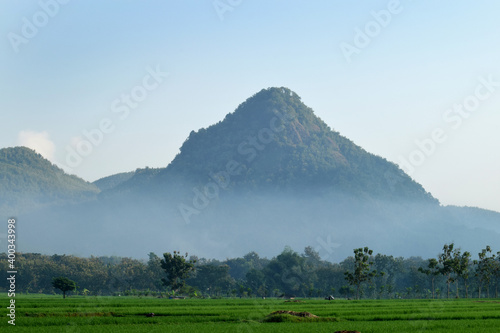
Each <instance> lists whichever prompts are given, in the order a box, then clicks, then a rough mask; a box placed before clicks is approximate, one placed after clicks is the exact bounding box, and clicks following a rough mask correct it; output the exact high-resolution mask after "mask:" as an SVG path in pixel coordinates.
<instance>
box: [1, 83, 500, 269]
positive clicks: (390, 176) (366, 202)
mask: <svg viewBox="0 0 500 333" xmlns="http://www.w3.org/2000/svg"><path fill="white" fill-rule="evenodd" d="M39 159H40V157H39ZM33 163H34V162H33ZM49 164H50V163H49ZM27 170H28V169H27ZM47 170H49V169H47ZM50 170H52V169H50ZM19 172H20V173H21V174H22V173H24V171H23V169H21V171H19ZM61 172H62V171H61ZM9 177H14V178H15V176H14V175H11V176H9ZM61 177H62V176H61ZM65 177H71V176H67V175H65ZM128 177H130V174H126V175H121V174H118V175H114V176H111V177H110V178H107V179H106V178H105V179H102V180H100V181H98V182H96V183H97V184H98V185H99V186H101V189H102V192H100V193H99V194H98V195H97V199H96V200H86V201H83V200H82V201H80V202H79V203H76V204H64V205H58V206H57V207H54V206H45V207H42V208H40V209H38V210H36V211H33V212H23V213H22V214H20V215H19V217H20V219H21V220H22V221H23V223H22V224H20V227H19V230H18V231H19V233H20V234H22V235H23V237H22V238H20V240H19V242H18V246H19V249H20V251H23V252H46V253H69V254H77V255H92V254H93V255H120V256H130V257H143V258H144V257H145V256H146V255H147V254H148V253H149V252H156V253H163V252H166V251H173V250H182V251H187V252H189V253H190V254H195V255H197V256H199V257H207V258H219V259H223V258H225V257H234V256H241V255H243V254H245V253H248V252H250V251H258V252H259V254H260V255H262V256H269V255H273V254H275V253H279V252H280V251H281V250H282V249H283V247H284V246H286V245H290V246H291V247H292V248H294V249H298V250H300V249H301V248H304V247H306V246H312V247H313V248H315V249H316V251H318V252H319V253H320V255H321V256H322V257H323V258H324V259H327V260H333V261H335V260H342V259H344V258H345V257H347V256H349V255H351V254H352V249H353V248H358V247H364V246H369V247H370V248H372V249H373V250H374V251H376V252H380V253H384V254H390V255H395V256H406V257H409V256H416V255H419V256H423V257H435V255H436V254H437V253H439V252H440V251H441V249H442V247H443V245H444V244H445V243H451V242H455V244H457V246H461V247H462V248H463V249H465V250H467V251H470V252H471V253H477V252H479V251H480V250H481V249H482V248H484V247H485V246H486V245H488V244H490V245H493V244H499V243H500V230H499V228H498V221H500V214H499V213H495V212H485V211H482V210H478V209H468V208H458V207H442V206H440V204H439V202H438V200H437V199H436V198H434V197H433V196H432V195H431V194H430V193H428V192H426V191H425V189H424V188H423V187H422V186H421V185H420V184H418V183H416V182H415V181H413V180H412V179H411V178H410V177H409V176H408V175H406V174H405V173H404V172H403V171H402V170H401V169H399V168H398V166H397V165H395V164H394V163H392V162H389V161H387V160H385V159H384V158H381V157H379V156H375V155H373V154H370V153H368V152H366V151H365V150H364V149H363V148H361V147H359V146H357V145H356V144H354V143H353V142H352V141H350V140H349V139H347V138H345V137H343V136H342V135H340V134H339V133H338V132H336V131H334V130H332V129H331V128H329V127H328V126H327V125H326V124H325V123H324V122H323V121H322V120H321V119H319V118H318V117H317V116H316V115H315V114H314V112H313V111H312V110H311V109H310V108H308V107H307V106H305V105H304V104H303V103H302V102H301V100H300V97H299V96H298V95H297V94H295V93H294V92H292V91H291V90H289V89H287V88H269V89H264V90H262V91H260V92H258V93H257V94H255V95H254V96H252V97H250V98H249V99H248V100H246V101H245V102H243V103H242V104H241V105H240V106H239V107H238V108H237V109H236V110H235V111H234V112H232V113H229V114H228V115H227V116H226V117H225V118H224V119H223V120H221V121H220V122H218V123H216V124H214V125H212V126H209V127H207V128H202V129H199V130H198V131H192V132H191V133H190V134H189V136H188V137H187V139H186V141H185V142H184V143H183V145H182V146H181V147H180V152H179V154H178V155H177V156H176V157H175V158H174V160H173V161H172V162H171V163H170V164H169V165H168V166H166V167H165V168H159V169H150V168H145V169H138V170H136V171H135V172H134V173H133V175H132V176H131V177H130V178H129V179H128V180H127V179H126V178H128ZM9 179H10V178H9ZM37 179H38V178H37ZM83 183H84V184H86V186H92V187H93V188H94V189H95V191H91V192H92V193H91V194H89V196H88V197H89V198H94V197H95V196H96V193H97V192H98V191H99V190H98V189H97V186H96V184H88V183H85V182H83ZM46 186H49V184H46ZM49 192H50V191H49ZM28 193H29V191H28ZM59 197H61V196H59ZM62 197H64V196H62ZM47 230H51V232H50V233H47ZM40 235H43V237H40Z"/></svg>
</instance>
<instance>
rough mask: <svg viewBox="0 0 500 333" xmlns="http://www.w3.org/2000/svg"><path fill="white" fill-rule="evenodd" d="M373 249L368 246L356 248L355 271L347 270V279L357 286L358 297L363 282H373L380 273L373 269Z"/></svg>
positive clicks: (357, 297) (357, 296)
mask: <svg viewBox="0 0 500 333" xmlns="http://www.w3.org/2000/svg"><path fill="white" fill-rule="evenodd" d="M372 254H373V251H372V250H370V249H369V248H368V247H365V248H359V249H354V271H353V272H345V279H346V280H347V282H349V284H350V285H351V286H355V287H356V299H359V296H360V290H361V284H363V283H364V282H371V280H372V278H374V277H376V276H377V275H378V273H377V271H376V270H372V269H371V266H372V265H373V261H372V257H371V256H372Z"/></svg>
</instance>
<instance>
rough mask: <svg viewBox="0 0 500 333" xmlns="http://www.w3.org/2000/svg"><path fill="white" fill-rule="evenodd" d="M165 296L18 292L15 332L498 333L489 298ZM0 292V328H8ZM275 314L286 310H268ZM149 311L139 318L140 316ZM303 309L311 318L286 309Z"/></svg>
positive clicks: (499, 307) (498, 319)
mask: <svg viewBox="0 0 500 333" xmlns="http://www.w3.org/2000/svg"><path fill="white" fill-rule="evenodd" d="M302 301H303V302H300V303H299V302H285V301H283V300H277V299H265V300H262V299H218V300H206V299H204V300H199V299H185V300H170V299H158V298H148V297H143V298H137V297H83V296H73V297H70V298H67V299H62V298H61V297H60V296H57V297H56V296H39V295H33V296H32V295H18V296H17V297H16V327H15V330H16V331H19V332H33V331H36V332H117V331H119V332H187V333H195V332H335V331H337V330H357V331H360V332H362V333H366V332H498V327H500V302H499V301H495V300H482V301H481V302H478V301H477V300H471V299H468V300H362V301H344V300H335V301H325V300H317V299H315V300H309V299H304V300H302ZM8 302H9V298H7V297H6V296H0V304H2V306H1V310H0V316H1V317H2V318H3V320H2V321H1V322H0V331H2V332H4V331H7V330H6V328H7V329H9V328H10V329H14V328H13V327H9V326H11V325H9V324H8V323H7V320H8V317H7V316H6V314H7V309H6V306H7V305H8ZM275 311H293V312H290V313H291V314H292V315H291V314H290V313H275V314H272V313H273V312H275ZM151 312H152V313H154V314H155V316H154V317H152V318H150V317H146V314H148V313H151ZM302 312H309V313H311V314H313V315H315V316H317V318H316V317H300V316H297V315H293V313H302Z"/></svg>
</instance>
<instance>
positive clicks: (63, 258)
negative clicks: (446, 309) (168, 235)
mask: <svg viewBox="0 0 500 333" xmlns="http://www.w3.org/2000/svg"><path fill="white" fill-rule="evenodd" d="M477 258H478V259H476V260H472V259H471V254H470V253H469V252H467V251H464V252H462V250H461V249H460V248H457V247H455V245H454V244H453V243H451V244H445V245H444V247H443V249H442V252H441V253H440V254H439V255H437V257H436V258H430V259H422V258H421V257H411V258H407V259H405V258H402V257H393V256H388V255H384V254H374V253H373V251H372V250H371V249H369V248H367V247H365V248H358V249H354V255H353V256H350V257H348V258H346V259H345V260H343V261H342V262H340V263H331V262H328V261H325V260H322V259H321V257H320V256H319V253H318V252H317V251H315V250H314V249H313V248H312V247H306V248H305V249H304V252H303V253H302V254H299V253H298V252H295V251H293V250H292V249H291V248H289V247H286V248H285V249H284V250H283V251H282V252H281V253H280V254H279V255H277V256H276V257H273V258H271V259H267V258H261V257H260V256H259V255H258V254H257V253H256V252H250V253H248V254H246V255H244V256H243V257H240V258H232V259H226V260H222V261H221V260H215V259H205V258H198V257H196V256H189V255H188V254H187V253H186V254H181V253H180V252H177V251H174V252H173V253H164V254H163V255H162V257H159V256H157V255H156V254H154V253H150V254H149V259H148V260H137V259H131V258H121V257H114V256H113V257H90V258H80V257H76V256H71V255H52V256H49V255H42V254H37V253H24V254H23V253H19V254H18V256H17V257H16V264H17V271H18V274H17V277H16V282H17V288H18V290H19V291H20V292H23V293H46V294H50V293H56V292H58V290H57V289H56V287H55V285H54V279H57V278H60V277H64V278H67V279H69V280H71V281H74V282H75V288H76V290H75V291H73V294H74V293H77V294H82V295H137V296H157V297H166V296H173V295H179V294H183V295H189V296H191V297H325V296H327V295H328V296H329V295H332V296H334V297H337V298H338V297H342V298H374V299H380V298H450V297H479V298H481V297H492V296H494V297H498V287H499V285H500V252H496V253H495V252H494V251H493V250H492V249H491V247H490V246H486V247H485V248H484V249H483V250H482V251H481V252H480V253H478V256H477ZM0 259H1V260H0V269H2V270H4V271H7V270H8V269H7V265H8V261H7V260H8V258H7V255H6V254H5V253H3V254H0ZM6 290H7V285H6V284H5V282H4V285H3V286H1V287H0V291H6ZM68 290H69V289H68Z"/></svg>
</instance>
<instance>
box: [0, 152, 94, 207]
mask: <svg viewBox="0 0 500 333" xmlns="http://www.w3.org/2000/svg"><path fill="white" fill-rule="evenodd" d="M97 193H99V189H98V188H97V186H95V185H93V184H91V183H88V182H86V181H84V180H83V179H81V178H78V177H77V176H70V175H67V174H66V173H65V172H64V171H63V170H62V169H60V168H59V167H57V166H56V165H54V164H52V163H51V162H49V161H48V160H46V159H45V158H43V157H42V156H41V155H40V154H38V153H36V152H35V151H34V150H32V149H29V148H26V147H14V148H4V149H0V211H2V212H5V213H6V214H16V213H18V212H19V211H26V210H33V209H35V208H39V207H42V206H46V205H54V204H63V203H69V202H71V203H75V202H82V201H86V200H89V199H93V198H95V197H96V195H97Z"/></svg>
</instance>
